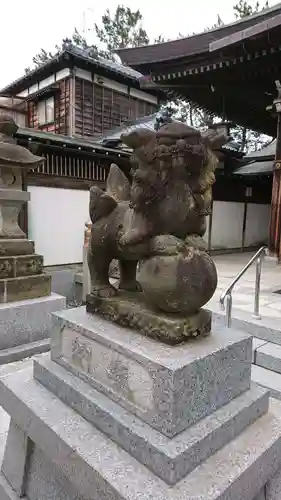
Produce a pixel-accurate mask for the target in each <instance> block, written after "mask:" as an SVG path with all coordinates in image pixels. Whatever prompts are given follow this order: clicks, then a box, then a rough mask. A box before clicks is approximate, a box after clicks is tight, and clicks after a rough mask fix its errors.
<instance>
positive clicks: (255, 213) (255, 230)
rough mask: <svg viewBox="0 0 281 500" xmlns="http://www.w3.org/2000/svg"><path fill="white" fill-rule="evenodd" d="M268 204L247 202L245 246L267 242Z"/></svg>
mask: <svg viewBox="0 0 281 500" xmlns="http://www.w3.org/2000/svg"><path fill="white" fill-rule="evenodd" d="M269 221H270V205H257V204H255V203H249V204H248V208H247V219H246V231H245V246H256V245H260V244H262V243H267V242H268V235H269Z"/></svg>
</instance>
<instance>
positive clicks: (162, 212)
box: [88, 122, 228, 298]
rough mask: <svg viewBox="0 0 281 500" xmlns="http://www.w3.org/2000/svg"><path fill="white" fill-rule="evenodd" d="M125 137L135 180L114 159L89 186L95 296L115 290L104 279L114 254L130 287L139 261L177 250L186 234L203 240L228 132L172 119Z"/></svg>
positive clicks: (199, 244) (124, 286)
mask: <svg viewBox="0 0 281 500" xmlns="http://www.w3.org/2000/svg"><path fill="white" fill-rule="evenodd" d="M122 140H123V142H124V143H125V144H127V145H128V146H129V147H130V148H132V150H133V155H132V158H131V163H132V182H131V183H130V182H129V180H128V179H127V177H126V176H125V175H124V174H123V172H122V171H121V170H120V169H119V168H118V167H117V166H116V165H112V166H111V168H110V172H109V175H108V179H107V184H106V191H105V192H104V191H102V190H101V189H99V188H98V187H96V186H94V187H92V188H91V190H90V207H89V210H90V218H91V221H92V232H91V238H90V244H89V253H88V264H89V270H90V275H91V282H92V292H91V294H92V295H94V296H96V297H107V298H108V297H112V296H114V295H116V294H117V290H116V289H115V288H114V287H113V286H112V285H110V283H109V279H108V273H109V265H110V263H111V261H112V260H113V259H117V260H118V262H119V267H120V283H119V289H120V290H126V291H129V292H132V291H139V290H140V286H139V284H138V283H137V280H136V267H137V263H138V261H141V260H142V261H143V260H144V259H148V258H149V257H152V256H154V255H156V256H157V255H161V254H171V253H175V254H176V253H178V252H179V251H180V248H181V247H182V245H186V244H187V243H186V242H189V243H188V245H189V247H190V245H191V246H192V248H195V249H196V248H199V249H203V248H204V242H203V240H202V236H203V235H204V233H205V230H206V220H205V219H206V215H207V214H208V213H209V210H210V205H211V199H212V192H211V190H212V185H213V183H214V181H215V174H214V172H215V169H216V166H217V163H218V159H217V156H216V153H215V151H216V150H217V149H218V148H219V147H220V146H221V145H222V144H224V143H225V142H226V141H227V140H228V138H226V137H225V136H222V135H218V134H217V133H216V132H215V131H207V133H205V134H201V133H200V132H199V131H198V130H196V129H194V128H191V127H189V126H187V125H185V124H183V123H180V122H172V123H168V124H166V125H163V126H162V127H160V128H159V130H157V131H150V130H144V129H139V130H136V131H133V132H131V133H129V134H128V135H124V136H123V137H122Z"/></svg>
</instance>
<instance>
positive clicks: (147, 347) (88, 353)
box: [51, 307, 252, 437]
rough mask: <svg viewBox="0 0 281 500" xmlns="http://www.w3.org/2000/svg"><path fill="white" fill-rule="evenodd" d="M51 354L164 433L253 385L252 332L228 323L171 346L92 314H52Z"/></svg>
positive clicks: (183, 426) (174, 430)
mask: <svg viewBox="0 0 281 500" xmlns="http://www.w3.org/2000/svg"><path fill="white" fill-rule="evenodd" d="M51 345H52V359H53V361H57V362H58V363H59V364H61V365H63V366H64V367H66V368H67V369H68V370H70V371H72V373H74V374H76V375H78V376H79V377H80V378H82V379H83V380H84V381H86V382H88V383H90V384H91V385H92V386H93V387H94V388H96V389H97V390H99V391H100V392H103V393H104V394H106V395H107V396H109V397H110V398H111V399H113V400H114V401H115V402H117V403H119V404H120V405H121V406H123V407H124V408H126V409H127V410H128V411H131V412H132V413H134V414H135V415H137V416H138V417H140V418H141V419H142V420H144V421H145V422H147V423H148V424H149V425H151V426H152V427H154V428H155V429H158V430H160V431H161V432H162V433H163V434H165V435H167V436H170V437H172V436H174V435H176V434H178V433H179V432H181V431H183V430H185V429H187V428H188V427H190V426H191V425H193V424H195V423H196V422H197V421H198V420H200V419H202V418H204V417H206V416H208V415H209V414H211V413H212V412H213V411H215V410H217V409H218V408H220V407H221V406H222V405H225V404H227V403H228V402H229V401H231V400H232V399H233V398H235V397H237V396H239V395H240V394H242V393H243V392H244V391H246V390H248V389H249V387H250V375H251V361H252V338H251V337H249V336H248V335H246V334H244V333H242V332H238V331H233V330H230V329H225V328H221V329H216V330H214V331H213V332H212V334H211V335H209V336H208V337H205V338H203V337H201V338H198V339H194V340H193V341H192V342H187V343H183V344H180V345H176V346H173V347H172V346H167V345H165V344H163V343H161V342H159V341H155V340H152V339H149V338H146V337H144V336H143V335H142V334H140V333H137V332H134V331H132V330H129V329H126V328H122V327H119V326H118V325H113V324H111V323H110V322H108V321H106V320H104V319H103V318H99V317H98V316H93V315H91V314H87V313H86V311H85V308H84V307H79V308H76V309H72V310H67V311H62V312H60V313H57V314H55V315H54V330H53V334H52V340H51Z"/></svg>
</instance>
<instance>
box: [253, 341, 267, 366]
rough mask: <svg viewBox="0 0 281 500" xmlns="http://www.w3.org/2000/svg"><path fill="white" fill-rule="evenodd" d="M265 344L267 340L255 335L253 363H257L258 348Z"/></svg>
mask: <svg viewBox="0 0 281 500" xmlns="http://www.w3.org/2000/svg"><path fill="white" fill-rule="evenodd" d="M265 344H267V342H266V340H262V339H257V338H256V337H253V351H252V363H254V364H256V357H257V349H258V348H259V347H261V346H263V345H265Z"/></svg>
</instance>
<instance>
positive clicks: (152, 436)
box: [34, 358, 269, 484]
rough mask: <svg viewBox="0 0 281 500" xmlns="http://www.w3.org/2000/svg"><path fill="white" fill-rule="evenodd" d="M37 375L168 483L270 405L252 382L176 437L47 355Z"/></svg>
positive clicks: (37, 363)
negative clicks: (234, 396)
mask: <svg viewBox="0 0 281 500" xmlns="http://www.w3.org/2000/svg"><path fill="white" fill-rule="evenodd" d="M34 377H35V380H38V382H40V383H41V384H42V385H44V387H46V388H47V389H48V390H49V391H51V392H52V393H53V394H55V395H56V396H57V397H58V398H60V399H61V400H62V401H63V402H64V403H66V404H67V405H68V406H70V407H71V408H73V409H74V410H75V411H77V412H78V413H79V414H80V415H81V416H82V417H84V418H85V419H86V420H88V421H89V422H91V423H93V424H94V425H95V426H96V427H97V428H98V429H99V430H101V431H102V432H104V433H105V434H106V435H107V436H108V437H110V438H111V439H113V441H114V442H115V443H117V444H118V445H119V446H121V447H122V448H123V449H125V450H126V451H127V452H128V453H130V455H132V456H133V457H134V458H136V459H137V460H138V461H139V462H141V463H142V464H144V465H146V466H147V467H148V468H149V469H150V470H151V471H152V472H154V474H156V475H157V476H159V477H160V478H162V479H163V480H164V481H166V482H167V483H168V484H175V483H177V482H178V481H179V480H180V479H182V478H183V477H185V476H186V475H187V474H188V473H189V472H191V471H192V470H193V469H194V468H195V467H197V466H198V465H199V464H200V463H201V462H203V461H204V460H206V459H207V458H208V457H209V456H211V455H212V454H213V453H214V452H215V451H217V450H219V449H220V448H222V447H223V446H224V445H225V444H227V443H228V442H229V441H231V439H233V438H234V437H236V436H237V435H238V434H239V433H240V432H242V431H243V430H244V429H245V428H246V427H247V426H248V425H250V424H252V423H253V422H254V421H255V420H256V419H258V418H259V417H260V416H261V415H263V414H264V413H266V411H267V410H268V401H269V397H268V391H266V390H265V389H262V388H260V387H258V386H252V387H251V389H250V390H249V391H246V392H245V393H243V394H242V395H241V396H238V397H237V398H235V399H234V400H233V401H231V402H230V403H228V404H227V405H224V406H223V407H222V408H220V409H219V410H217V411H216V412H214V413H213V414H212V415H209V416H208V417H206V418H205V419H202V420H200V421H199V422H198V423H197V424H195V425H194V426H192V427H190V429H188V430H186V431H184V432H182V433H181V434H179V435H178V436H175V437H174V438H172V439H171V438H168V437H166V436H164V435H163V434H162V433H161V434H160V433H159V431H156V430H154V429H153V428H152V427H150V426H149V425H148V424H146V423H144V422H142V421H141V420H140V419H138V418H137V417H136V416H135V415H131V414H130V413H129V412H127V411H126V410H124V409H123V408H122V407H121V406H120V405H118V404H116V403H114V402H113V401H111V400H110V399H109V398H108V397H107V396H105V395H103V394H101V393H100V392H98V391H96V390H94V389H93V388H92V387H91V386H90V385H89V384H86V383H84V382H83V381H82V380H80V379H79V378H78V377H76V376H74V375H72V374H71V373H69V372H68V371H67V370H65V369H64V368H62V367H61V366H59V365H58V364H57V363H54V362H52V361H50V360H49V359H48V358H45V359H42V360H38V361H36V360H35V361H34Z"/></svg>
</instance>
